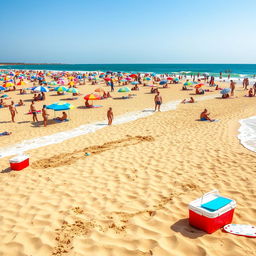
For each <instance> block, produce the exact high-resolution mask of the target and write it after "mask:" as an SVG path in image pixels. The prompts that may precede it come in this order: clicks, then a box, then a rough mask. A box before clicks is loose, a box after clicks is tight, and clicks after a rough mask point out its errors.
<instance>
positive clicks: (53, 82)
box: [49, 81, 57, 85]
mask: <svg viewBox="0 0 256 256" xmlns="http://www.w3.org/2000/svg"><path fill="white" fill-rule="evenodd" d="M49 84H50V85H57V83H56V82H55V81H51V82H50V83H49Z"/></svg>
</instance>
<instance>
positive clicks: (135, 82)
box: [131, 81, 139, 85]
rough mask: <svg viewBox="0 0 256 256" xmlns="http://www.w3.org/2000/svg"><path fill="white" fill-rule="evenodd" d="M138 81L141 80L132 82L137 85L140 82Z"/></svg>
mask: <svg viewBox="0 0 256 256" xmlns="http://www.w3.org/2000/svg"><path fill="white" fill-rule="evenodd" d="M138 83H139V82H137V81H134V82H132V83H131V84H134V85H135V84H138Z"/></svg>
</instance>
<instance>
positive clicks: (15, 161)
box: [9, 155, 29, 171]
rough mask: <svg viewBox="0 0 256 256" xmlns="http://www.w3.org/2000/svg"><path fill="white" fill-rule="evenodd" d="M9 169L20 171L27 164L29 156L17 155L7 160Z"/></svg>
mask: <svg viewBox="0 0 256 256" xmlns="http://www.w3.org/2000/svg"><path fill="white" fill-rule="evenodd" d="M9 162H10V166H11V169H12V170H14V171H20V170H23V169H24V168H26V167H28V166H29V156H27V155H19V156H15V157H13V158H12V159H10V160H9Z"/></svg>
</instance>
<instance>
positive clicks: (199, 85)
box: [195, 84, 204, 88]
mask: <svg viewBox="0 0 256 256" xmlns="http://www.w3.org/2000/svg"><path fill="white" fill-rule="evenodd" d="M202 86H204V84H197V85H195V88H201V87H202Z"/></svg>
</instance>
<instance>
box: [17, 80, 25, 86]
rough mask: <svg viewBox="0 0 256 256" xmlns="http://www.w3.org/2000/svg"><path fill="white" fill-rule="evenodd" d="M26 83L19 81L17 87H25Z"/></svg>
mask: <svg viewBox="0 0 256 256" xmlns="http://www.w3.org/2000/svg"><path fill="white" fill-rule="evenodd" d="M25 84H26V83H25V82H24V81H19V82H18V83H17V85H25Z"/></svg>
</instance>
